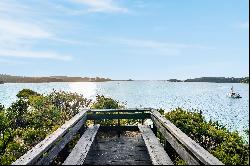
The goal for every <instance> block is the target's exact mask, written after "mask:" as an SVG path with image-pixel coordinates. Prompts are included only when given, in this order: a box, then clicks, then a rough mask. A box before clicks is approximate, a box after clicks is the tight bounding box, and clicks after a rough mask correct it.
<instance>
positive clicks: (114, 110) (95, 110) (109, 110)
mask: <svg viewBox="0 0 250 166" xmlns="http://www.w3.org/2000/svg"><path fill="white" fill-rule="evenodd" d="M146 111H149V112H150V111H151V109H150V108H143V109H140V108H130V109H92V110H90V111H89V112H97V113H98V112H107V113H108V112H109V113H110V112H146Z"/></svg>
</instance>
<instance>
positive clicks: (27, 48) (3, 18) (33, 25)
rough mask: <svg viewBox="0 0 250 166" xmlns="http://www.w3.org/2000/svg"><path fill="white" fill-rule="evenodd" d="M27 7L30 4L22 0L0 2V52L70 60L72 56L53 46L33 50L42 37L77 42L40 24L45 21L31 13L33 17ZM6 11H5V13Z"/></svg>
mask: <svg viewBox="0 0 250 166" xmlns="http://www.w3.org/2000/svg"><path fill="white" fill-rule="evenodd" d="M12 2H16V1H12ZM29 11H30V7H29V6H25V5H24V4H22V5H20V4H18V3H14V4H13V3H8V2H7V1H1V2H0V56H1V57H5V58H8V57H12V58H17V57H19V58H35V59H51V60H62V61H68V60H71V59H72V57H70V56H68V55H63V54H60V53H58V52H57V51H53V49H52V50H48V51H35V49H34V48H35V47H36V46H37V44H40V43H41V42H43V41H46V43H67V44H79V43H80V42H78V41H73V40H70V39H61V38H59V37H57V35H56V34H55V33H53V31H52V30H50V29H49V28H48V27H44V26H43V25H46V24H43V22H44V20H43V19H42V18H41V17H40V19H39V21H37V20H36V19H35V17H34V18H33V16H35V13H34V11H33V10H32V12H30V13H29ZM6 13H8V14H7V15H6ZM22 16H23V18H22ZM31 16H32V17H31ZM1 61H3V59H2V60H1ZM8 61H10V59H8ZM13 61H15V59H13Z"/></svg>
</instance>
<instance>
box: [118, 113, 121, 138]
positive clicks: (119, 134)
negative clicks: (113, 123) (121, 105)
mask: <svg viewBox="0 0 250 166" xmlns="http://www.w3.org/2000/svg"><path fill="white" fill-rule="evenodd" d="M119 114H120V111H119V110H118V115H119ZM120 136H121V130H120V119H118V137H120Z"/></svg>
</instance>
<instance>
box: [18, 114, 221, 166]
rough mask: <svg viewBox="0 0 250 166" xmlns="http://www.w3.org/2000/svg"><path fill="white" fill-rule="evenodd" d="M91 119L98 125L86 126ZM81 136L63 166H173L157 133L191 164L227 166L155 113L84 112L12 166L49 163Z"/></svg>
mask: <svg viewBox="0 0 250 166" xmlns="http://www.w3.org/2000/svg"><path fill="white" fill-rule="evenodd" d="M104 119H107V120H117V121H116V122H115V124H112V126H105V125H104V126H103V125H100V124H98V122H99V120H104ZM121 119H134V120H135V119H139V120H140V123H141V124H139V126H137V125H138V124H134V125H133V126H121V123H120V120H121ZM145 119H151V120H152V123H153V128H152V129H151V128H150V127H149V126H145V125H143V122H144V121H145ZM87 120H88V121H93V122H94V124H95V125H94V126H92V127H90V126H86V121H87ZM101 124H105V123H101ZM111 131H113V132H111ZM125 131H133V132H132V133H133V134H132V135H131V134H130V135H128V134H126V132H125ZM124 132H125V134H124ZM77 133H78V134H79V133H80V134H81V138H80V139H79V140H78V142H77V143H76V145H75V147H74V148H73V149H72V150H71V153H70V154H68V155H67V156H66V157H65V158H64V160H63V162H62V163H63V164H65V165H67V164H70V165H82V164H83V165H113V164H114V165H131V164H133V165H135V164H136V165H164V164H167V165H172V164H173V161H171V159H170V157H169V155H170V154H167V149H166V146H165V147H164V146H162V144H161V143H160V141H159V139H158V138H157V137H156V136H157V135H158V134H159V133H160V135H161V137H163V138H164V140H166V141H167V142H168V144H169V145H170V146H171V148H172V149H174V150H175V152H176V153H178V155H179V156H180V157H181V158H182V159H183V160H184V161H185V162H186V163H187V164H191V165H200V164H201V165H223V163H222V162H220V161H219V160H218V159H217V158H215V157H214V156H213V155H212V154H210V153H209V152H208V151H206V150H205V149H204V148H202V147H201V146H200V145H199V144H197V143H196V142H195V141H193V140H192V139H191V138H189V137H188V136H187V135H186V134H184V133H183V132H182V131H181V130H180V129H178V128H177V127H176V126H175V125H174V124H172V123H171V122H170V121H168V120H167V119H165V118H164V117H163V116H162V115H161V114H160V113H159V112H158V111H156V110H153V109H127V110H126V109H122V110H121V109H119V110H118V109H115V110H112V109H109V110H82V111H81V112H80V113H79V114H77V115H76V116H75V117H74V118H72V119H71V120H70V121H68V122H66V123H65V124H64V125H63V126H62V127H61V128H59V129H58V130H56V131H55V132H54V133H52V134H51V135H50V136H48V137H47V138H45V139H44V140H43V141H42V142H40V143H39V144H38V145H36V146H35V147H34V148H33V149H31V150H30V151H28V152H27V153H26V154H25V155H23V156H22V157H21V158H19V159H18V160H17V161H15V162H14V163H13V165H30V164H40V165H48V164H51V163H52V162H53V161H54V160H55V159H56V158H57V156H58V155H59V154H60V153H61V152H62V151H63V150H64V148H65V147H66V146H67V145H68V144H69V142H70V141H71V140H72V139H73V138H74V135H76V134H77ZM110 133H113V134H110ZM114 133H115V134H114ZM157 133H158V134H157ZM105 134H106V135H107V136H108V137H107V136H106V137H104V135H105Z"/></svg>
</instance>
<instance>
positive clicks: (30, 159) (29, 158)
mask: <svg viewBox="0 0 250 166" xmlns="http://www.w3.org/2000/svg"><path fill="white" fill-rule="evenodd" d="M86 113H87V110H85V109H84V110H82V111H80V112H79V113H78V114H77V115H75V116H74V117H73V118H72V119H71V120H69V121H67V122H66V123H65V124H64V125H62V126H61V127H60V128H58V129H57V130H56V131H55V132H53V133H52V134H51V135H49V136H48V137H46V138H45V139H44V140H43V141H41V142H40V143H38V144H37V145H36V146H35V147H34V148H32V149H31V150H29V151H28V152H27V153H26V154H24V155H23V156H22V157H20V158H19V159H17V160H16V161H15V162H14V163H12V165H31V164H35V163H36V161H37V159H38V158H40V157H41V156H42V155H43V154H44V153H45V152H46V151H47V150H48V149H49V148H51V147H52V146H53V145H54V144H55V143H56V142H57V141H58V140H59V139H60V138H61V137H63V136H64V135H65V134H66V133H67V132H68V130H69V129H70V128H72V127H73V126H74V125H75V124H76V123H77V122H79V120H81V119H82V118H83V117H84V116H85V115H86Z"/></svg>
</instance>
